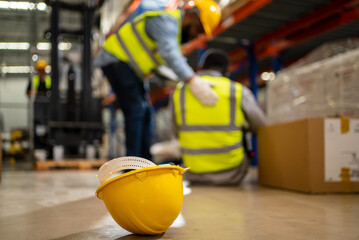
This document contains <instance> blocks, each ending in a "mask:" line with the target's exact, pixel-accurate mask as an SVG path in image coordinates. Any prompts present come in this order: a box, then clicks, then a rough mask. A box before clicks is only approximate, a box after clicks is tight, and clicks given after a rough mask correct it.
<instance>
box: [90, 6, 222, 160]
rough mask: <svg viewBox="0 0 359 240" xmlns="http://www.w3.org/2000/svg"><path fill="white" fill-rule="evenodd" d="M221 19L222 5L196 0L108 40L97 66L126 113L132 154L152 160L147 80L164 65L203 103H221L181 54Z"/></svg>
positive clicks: (144, 17) (140, 20) (152, 14)
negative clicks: (181, 48)
mask: <svg viewBox="0 0 359 240" xmlns="http://www.w3.org/2000/svg"><path fill="white" fill-rule="evenodd" d="M220 18H221V12H220V8H219V6H218V5H217V3H216V2H214V1H212V0H192V1H189V2H188V3H187V5H186V7H184V11H183V12H181V11H180V10H178V9H175V10H173V9H172V10H170V9H164V10H160V11H146V12H144V13H143V14H141V15H139V16H137V17H135V18H134V19H133V20H131V21H129V22H127V23H125V24H124V25H122V26H121V27H120V28H119V30H118V31H117V32H116V33H115V34H112V35H111V36H110V37H108V38H107V39H106V41H105V43H104V45H103V51H101V52H100V55H99V56H98V57H97V58H96V59H95V63H94V65H95V66H96V65H97V66H99V65H100V66H102V69H103V71H104V74H105V75H106V77H107V78H108V80H109V82H110V83H111V86H112V89H113V90H114V92H115V94H116V96H117V100H118V101H119V105H120V108H121V109H122V111H123V113H124V116H125V133H126V149H127V153H126V154H127V155H129V156H141V157H145V158H148V159H151V156H150V153H149V147H150V140H151V123H150V119H151V112H150V108H149V104H148V102H147V97H146V90H145V87H144V84H143V80H144V79H146V78H147V77H148V76H149V75H150V74H151V73H152V72H153V71H156V70H158V69H159V68H160V66H162V65H167V66H168V67H169V68H170V69H172V70H173V71H174V73H176V75H177V76H178V77H179V78H180V79H182V80H184V81H185V82H187V83H188V84H189V86H190V89H191V92H192V93H193V94H194V95H195V96H196V98H198V99H199V100H200V101H201V102H202V103H203V104H205V105H213V104H215V103H216V102H217V100H218V96H217V95H216V93H215V92H214V91H213V90H212V89H211V86H210V85H209V84H208V82H206V81H203V80H201V78H199V77H198V76H196V75H195V74H194V72H193V70H192V68H191V67H190V66H189V65H188V64H187V62H186V59H185V58H184V57H183V56H182V55H181V51H180V45H181V44H182V43H185V42H188V41H190V40H192V39H194V38H196V37H197V36H198V35H200V34H203V33H205V34H207V35H211V34H212V31H213V30H214V29H215V28H216V27H217V25H218V23H219V21H220Z"/></svg>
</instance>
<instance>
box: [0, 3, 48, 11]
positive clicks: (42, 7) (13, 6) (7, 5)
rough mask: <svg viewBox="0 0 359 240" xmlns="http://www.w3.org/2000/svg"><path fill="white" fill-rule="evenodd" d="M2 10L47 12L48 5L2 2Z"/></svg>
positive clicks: (0, 4) (0, 6)
mask: <svg viewBox="0 0 359 240" xmlns="http://www.w3.org/2000/svg"><path fill="white" fill-rule="evenodd" d="M0 9H9V10H36V9H37V10H39V11H46V9H47V5H46V4H45V3H43V2H39V3H37V4H35V3H32V2H25V1H22V2H18V1H0Z"/></svg>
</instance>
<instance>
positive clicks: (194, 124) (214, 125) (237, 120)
mask: <svg viewBox="0 0 359 240" xmlns="http://www.w3.org/2000/svg"><path fill="white" fill-rule="evenodd" d="M228 65H229V60H228V57H227V55H226V54H225V53H224V52H223V51H220V50H216V49H210V50H207V51H206V52H205V54H204V55H203V57H202V59H201V61H200V64H199V66H200V69H201V70H200V71H199V72H197V74H198V75H200V76H201V77H202V79H205V81H207V82H208V83H209V84H212V85H213V86H214V88H213V89H214V91H215V92H216V93H217V94H218V96H219V101H218V103H217V104H216V105H214V106H204V105H202V104H201V103H200V102H199V101H198V100H197V99H196V98H195V97H194V95H193V94H192V92H191V91H190V88H189V86H188V84H178V86H177V87H176V90H175V91H174V94H173V107H172V109H173V114H174V124H175V127H176V132H177V135H178V139H179V144H180V148H181V152H182V159H183V162H184V164H185V166H186V167H189V171H188V173H187V174H186V178H187V179H188V180H189V181H191V182H192V183H199V184H201V183H205V184H213V185H224V184H225V185H227V184H230V185H231V184H239V183H240V182H241V181H242V179H243V178H244V176H245V175H246V172H247V168H248V166H249V162H248V158H246V156H245V151H244V147H243V141H244V136H243V126H244V123H245V121H247V122H248V123H249V126H250V130H251V131H252V132H256V131H257V128H258V127H259V126H261V125H264V124H265V123H266V118H265V115H264V113H263V111H262V110H261V109H260V108H259V106H258V104H257V103H256V101H255V98H254V96H253V94H252V93H251V91H250V90H249V89H248V88H246V87H245V86H243V85H242V84H240V83H237V82H234V81H231V80H230V79H229V78H226V77H224V76H225V74H226V72H227V68H228Z"/></svg>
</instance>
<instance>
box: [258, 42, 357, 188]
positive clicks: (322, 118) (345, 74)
mask: <svg viewBox="0 0 359 240" xmlns="http://www.w3.org/2000/svg"><path fill="white" fill-rule="evenodd" d="M358 62H359V49H357V50H352V51H349V52H346V53H343V54H340V55H337V56H334V57H332V58H329V59H325V60H321V61H319V62H315V63H310V64H308V65H301V66H299V67H298V66H297V67H291V68H289V69H286V70H284V71H282V72H280V73H279V74H278V75H277V77H276V79H275V80H273V81H271V82H270V83H269V84H268V88H267V112H268V118H269V122H270V125H269V126H266V127H263V128H261V129H260V130H259V133H258V158H259V182H260V183H261V184H263V185H268V186H274V187H280V188H286V189H290V190H297V191H304V192H311V193H324V192H359V120H358V118H359V64H358ZM340 116H345V117H340Z"/></svg>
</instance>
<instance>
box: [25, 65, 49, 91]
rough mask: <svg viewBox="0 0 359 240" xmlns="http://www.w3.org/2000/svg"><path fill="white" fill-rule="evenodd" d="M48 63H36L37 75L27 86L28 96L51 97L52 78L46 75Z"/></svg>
mask: <svg viewBox="0 0 359 240" xmlns="http://www.w3.org/2000/svg"><path fill="white" fill-rule="evenodd" d="M46 66H47V63H46V62H45V61H44V60H39V61H38V62H37V63H36V71H37V74H36V75H34V76H33V77H32V80H30V81H29V84H28V86H27V90H26V93H27V96H28V97H32V96H34V95H37V96H39V95H41V96H49V94H50V91H51V77H50V76H49V75H47V74H46V71H45V68H46Z"/></svg>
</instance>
